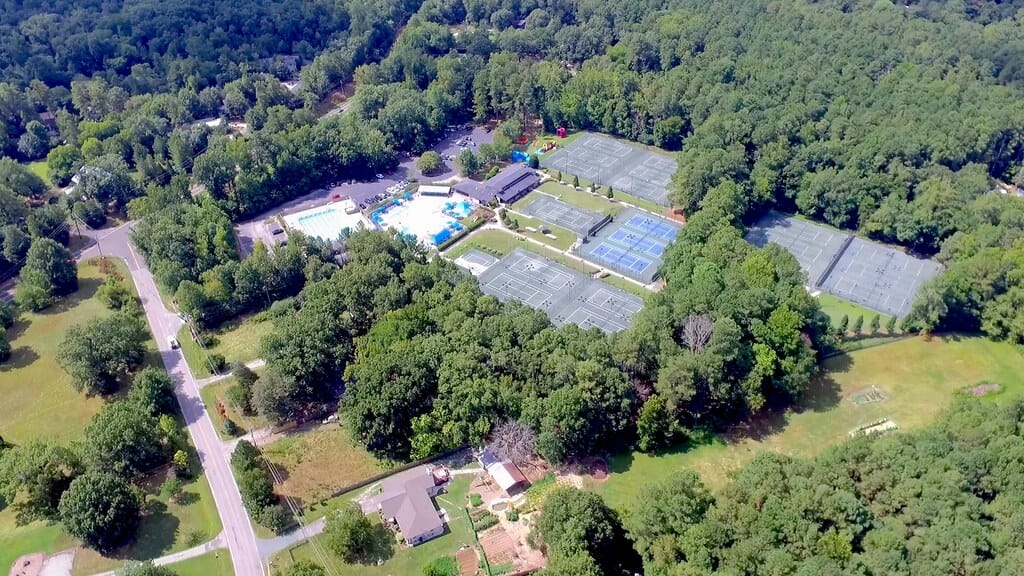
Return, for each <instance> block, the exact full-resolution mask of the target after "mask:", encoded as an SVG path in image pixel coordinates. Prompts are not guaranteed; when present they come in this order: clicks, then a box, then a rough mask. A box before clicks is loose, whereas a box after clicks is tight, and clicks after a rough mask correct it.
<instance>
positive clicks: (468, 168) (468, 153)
mask: <svg viewBox="0 0 1024 576" xmlns="http://www.w3.org/2000/svg"><path fill="white" fill-rule="evenodd" d="M455 163H456V164H457V165H458V167H459V174H461V175H463V176H469V175H470V174H473V173H475V172H476V171H477V170H479V169H480V167H481V165H482V164H481V163H480V159H479V158H477V155H476V154H475V153H474V152H473V151H472V150H470V149H469V148H466V149H465V150H463V151H462V152H459V155H458V157H457V158H456V159H455Z"/></svg>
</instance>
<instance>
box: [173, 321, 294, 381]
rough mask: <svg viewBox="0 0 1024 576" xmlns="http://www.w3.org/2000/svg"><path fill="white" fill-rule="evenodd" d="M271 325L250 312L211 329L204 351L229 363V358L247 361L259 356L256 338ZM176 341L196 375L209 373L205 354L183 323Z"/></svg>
mask: <svg viewBox="0 0 1024 576" xmlns="http://www.w3.org/2000/svg"><path fill="white" fill-rule="evenodd" d="M273 329H274V323H273V321H271V320H264V321H263V322H256V321H255V320H253V319H252V317H251V316H248V317H245V318H241V319H238V320H235V321H232V322H230V323H228V324H225V325H224V326H222V327H220V328H218V329H217V330H215V331H214V332H213V336H214V338H216V343H215V344H214V345H213V346H208V347H207V348H206V352H207V354H221V355H223V356H224V359H225V360H227V363H228V365H229V366H230V365H231V363H232V362H236V361H237V362H251V361H253V360H256V359H257V358H259V350H260V341H261V340H262V339H263V336H264V335H266V334H268V333H270V331H271V330H273ZM178 343H179V344H181V351H182V354H184V355H185V361H186V362H188V367H189V368H190V369H191V370H192V374H194V375H195V377H196V378H198V379H203V378H208V377H210V376H212V375H213V371H211V370H210V364H209V363H208V362H207V361H206V355H205V354H203V351H202V349H200V348H199V344H197V343H196V342H195V341H194V340H192V337H191V336H190V333H189V330H188V327H187V326H183V327H182V329H181V330H179V331H178Z"/></svg>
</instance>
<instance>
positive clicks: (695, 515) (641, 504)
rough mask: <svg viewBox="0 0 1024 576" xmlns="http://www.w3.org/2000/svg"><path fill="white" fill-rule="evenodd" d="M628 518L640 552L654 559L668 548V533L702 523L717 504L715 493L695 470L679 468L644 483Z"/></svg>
mask: <svg viewBox="0 0 1024 576" xmlns="http://www.w3.org/2000/svg"><path fill="white" fill-rule="evenodd" d="M643 493H644V497H643V498H636V499H635V501H634V502H633V503H632V504H631V506H630V514H629V515H627V516H626V518H625V525H626V529H627V530H628V531H629V536H630V538H631V539H632V540H633V542H634V543H635V548H636V550H637V552H639V553H640V554H641V556H643V557H644V559H645V560H646V561H650V560H651V559H652V558H653V557H654V555H655V554H658V553H662V552H664V550H663V549H661V548H660V547H662V546H664V545H665V544H666V537H669V538H671V537H673V536H677V535H681V534H685V533H686V532H687V531H688V530H689V529H690V528H691V527H692V526H695V525H698V524H700V523H701V522H702V521H703V520H704V519H705V516H706V514H707V512H708V510H709V509H710V508H711V506H712V505H713V504H714V501H715V500H714V497H713V496H712V495H711V492H709V491H708V489H707V488H706V487H705V486H704V484H703V483H702V482H701V480H700V477H699V476H698V475H697V473H696V472H694V471H692V470H683V471H679V472H675V473H673V474H672V475H670V476H669V477H668V478H667V479H665V480H663V481H661V482H658V483H652V484H648V485H647V486H644V487H643Z"/></svg>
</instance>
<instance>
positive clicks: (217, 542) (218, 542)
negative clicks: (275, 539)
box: [94, 533, 226, 576]
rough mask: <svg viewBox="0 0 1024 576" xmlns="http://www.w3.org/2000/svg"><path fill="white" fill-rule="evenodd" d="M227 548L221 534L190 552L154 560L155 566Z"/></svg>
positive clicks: (108, 574) (106, 574)
mask: <svg viewBox="0 0 1024 576" xmlns="http://www.w3.org/2000/svg"><path fill="white" fill-rule="evenodd" d="M225 547H226V545H225V543H224V534H223V533H221V534H219V535H218V536H217V537H216V538H214V539H213V540H210V541H209V542H207V543H205V544H200V545H199V546H196V547H195V548H189V549H188V550H182V551H181V552H175V553H174V554H168V555H167V556H161V557H160V558H156V559H155V560H153V564H156V565H157V566H166V565H168V564H174V563H175V562H181V561H182V560H188V559H189V558H196V557H198V556H202V555H203V554H206V553H208V552H213V551H214V550H220V549H221V548H225ZM115 574H117V571H111V572H101V573H100V574H95V575H94V576H114V575H115Z"/></svg>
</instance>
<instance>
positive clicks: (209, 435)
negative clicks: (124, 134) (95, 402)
mask: <svg viewBox="0 0 1024 576" xmlns="http://www.w3.org/2000/svg"><path fill="white" fill-rule="evenodd" d="M130 232H131V230H130V226H128V225H125V226H121V227H119V228H115V229H113V230H109V231H102V230H101V231H99V232H98V233H97V234H95V235H94V236H93V238H94V239H96V240H97V243H96V245H93V246H91V247H89V248H87V249H86V250H84V251H83V252H82V254H81V256H80V257H79V259H87V258H93V257H96V256H99V254H100V251H102V253H103V254H104V255H105V256H114V257H117V258H121V259H123V260H124V261H125V262H126V263H127V265H128V270H129V272H130V273H131V275H132V279H134V280H135V285H136V287H137V288H138V290H139V296H140V297H141V300H142V307H143V309H144V310H145V311H146V319H147V320H148V321H149V326H150V329H151V330H152V331H153V336H154V337H155V338H156V345H157V348H158V349H159V351H160V357H161V359H162V360H163V363H164V367H165V368H166V369H167V374H168V375H170V377H171V379H172V380H173V381H174V384H175V386H174V394H175V396H176V397H177V398H178V404H180V405H181V411H182V414H184V416H185V423H186V424H187V426H188V432H189V434H190V435H191V436H192V442H193V443H194V444H195V446H196V450H197V451H198V452H199V458H200V461H201V462H202V465H203V470H205V471H206V478H207V480H208V481H209V483H210V488H211V490H212V491H213V499H214V502H215V503H216V504H217V511H218V512H219V513H220V520H221V524H223V526H224V532H223V533H222V536H221V537H222V539H223V541H224V544H225V545H226V546H227V548H228V550H229V551H230V553H231V560H232V562H233V564H234V570H235V574H236V576H263V575H264V574H265V572H264V566H263V562H262V561H261V560H260V554H259V550H258V548H257V546H256V535H255V534H254V533H253V529H252V524H251V523H250V522H249V516H248V514H246V511H245V507H244V506H243V505H242V497H241V495H240V494H239V492H238V485H237V484H236V483H235V477H234V475H233V474H232V473H231V466H230V464H229V463H228V455H227V454H226V453H225V452H224V449H223V445H222V444H221V441H220V438H218V437H217V432H216V430H215V429H214V427H213V422H212V421H211V420H210V416H209V414H208V413H207V412H206V409H205V408H204V406H203V402H202V400H201V399H200V397H199V387H198V386H197V385H196V380H195V377H194V376H193V375H192V372H191V370H189V368H188V364H186V363H185V358H184V357H183V356H182V355H181V351H180V350H171V348H170V345H169V344H168V337H169V336H172V335H176V334H177V332H178V330H179V329H180V328H181V325H182V322H181V319H180V318H178V316H177V315H176V314H174V313H173V312H170V311H168V310H167V309H166V308H164V305H163V302H162V301H161V300H160V294H159V292H158V291H157V288H156V283H155V281H154V280H153V275H152V274H151V273H150V271H149V269H148V268H146V265H145V262H144V261H143V260H142V258H141V257H139V256H138V255H137V254H136V253H135V251H134V250H133V249H132V247H131V245H130V241H129V240H130V237H129V234H130Z"/></svg>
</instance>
